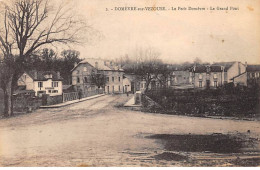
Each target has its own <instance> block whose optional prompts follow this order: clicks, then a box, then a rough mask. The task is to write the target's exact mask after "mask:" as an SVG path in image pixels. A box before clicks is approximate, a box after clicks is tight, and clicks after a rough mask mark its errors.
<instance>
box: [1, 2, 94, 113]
mask: <svg viewBox="0 0 260 170" xmlns="http://www.w3.org/2000/svg"><path fill="white" fill-rule="evenodd" d="M0 3H1V4H0V8H2V9H0V11H2V13H1V18H3V19H1V20H0V50H1V52H2V54H3V56H4V57H3V59H2V64H1V70H4V73H3V76H1V77H5V79H6V85H4V86H2V88H3V89H4V91H6V98H5V100H8V102H5V103H6V104H5V108H8V109H5V115H8V116H11V115H12V114H13V109H12V108H13V107H12V94H13V90H14V87H15V84H16V82H17V79H18V76H19V74H20V73H21V72H23V70H24V66H23V65H24V63H26V62H27V61H28V60H29V58H30V57H31V55H32V54H33V53H34V52H36V51H37V50H39V49H40V48H41V47H42V46H45V45H55V44H57V43H59V44H68V43H81V41H80V40H81V37H80V36H81V33H82V31H85V30H86V29H87V28H89V27H88V26H87V25H86V24H85V22H84V21H82V19H80V17H78V16H77V15H75V14H73V13H72V10H71V9H68V8H66V5H64V4H61V5H60V6H59V7H58V8H57V9H56V10H55V8H51V7H50V4H49V1H48V0H14V1H12V2H8V3H7V2H6V3H3V2H0Z"/></svg>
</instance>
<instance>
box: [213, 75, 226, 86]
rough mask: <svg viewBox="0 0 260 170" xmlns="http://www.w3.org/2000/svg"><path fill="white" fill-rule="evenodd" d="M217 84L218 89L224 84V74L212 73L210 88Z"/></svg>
mask: <svg viewBox="0 0 260 170" xmlns="http://www.w3.org/2000/svg"><path fill="white" fill-rule="evenodd" d="M215 76H216V77H215ZM215 82H216V83H217V87H218V86H221V85H223V84H224V74H223V72H211V73H210V86H211V87H215Z"/></svg>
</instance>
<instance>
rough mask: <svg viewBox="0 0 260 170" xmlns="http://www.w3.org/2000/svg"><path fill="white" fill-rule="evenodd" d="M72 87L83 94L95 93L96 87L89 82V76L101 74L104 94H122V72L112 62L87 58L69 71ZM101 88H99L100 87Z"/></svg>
mask: <svg viewBox="0 0 260 170" xmlns="http://www.w3.org/2000/svg"><path fill="white" fill-rule="evenodd" d="M71 72H72V85H74V86H75V87H76V90H80V89H81V90H82V91H83V92H89V91H95V90H96V89H97V88H98V87H97V85H96V84H93V82H92V81H91V74H92V73H95V74H102V75H103V76H104V78H105V80H104V81H105V86H104V87H102V88H104V89H103V90H104V92H105V93H107V94H109V93H123V73H124V70H123V69H121V67H120V66H118V65H116V64H115V63H113V62H112V61H108V60H102V59H94V58H87V59H85V60H83V61H81V62H80V63H78V64H76V65H75V66H74V68H73V69H72V70H71ZM100 88H101V87H100Z"/></svg>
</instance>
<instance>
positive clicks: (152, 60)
mask: <svg viewBox="0 0 260 170" xmlns="http://www.w3.org/2000/svg"><path fill="white" fill-rule="evenodd" d="M159 56H160V53H159V52H158V51H156V50H155V49H153V48H151V47H150V48H147V49H138V50H137V51H136V55H135V60H136V62H135V65H134V70H135V74H137V75H139V76H140V77H141V78H142V80H144V81H145V91H147V90H148V87H149V85H150V83H151V81H152V80H155V79H156V78H157V75H158V74H159V73H160V72H159V70H160V66H161V65H162V61H161V60H160V59H159Z"/></svg>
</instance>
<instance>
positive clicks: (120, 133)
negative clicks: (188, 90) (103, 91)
mask: <svg viewBox="0 0 260 170" xmlns="http://www.w3.org/2000/svg"><path fill="white" fill-rule="evenodd" d="M130 97H131V96H128V97H127V96H126V95H114V96H111V95H106V96H102V97H99V98H96V99H92V100H87V101H84V102H80V103H77V104H73V105H70V106H66V107H62V108H55V109H40V110H37V111H35V112H34V113H30V114H25V115H20V116H16V117H13V118H8V119H2V120H0V165H1V166H237V165H236V164H235V163H234V161H233V162H232V161H230V160H233V159H235V158H238V157H239V159H240V158H241V159H242V158H243V156H245V157H246V156H249V157H250V158H251V157H254V156H256V157H257V155H259V152H258V151H257V152H256V150H258V149H259V148H257V149H256V150H253V151H252V152H247V153H246V154H245V153H241V152H240V153H218V154H216V153H208V152H200V151H198V150H197V151H196V152H193V151H187V150H186V151H185V149H184V151H181V150H178V151H177V150H176V151H174V150H171V149H169V148H168V150H167V147H166V145H165V141H163V140H158V139H156V138H152V137H151V136H152V135H158V134H169V135H170V134H171V135H172V134H182V135H210V134H213V133H219V134H225V135H226V134H235V135H236V134H240V135H244V136H246V137H250V138H254V139H257V138H259V134H260V133H259V132H260V125H259V122H258V121H239V120H221V119H209V118H198V117H186V116H177V115H163V114H153V113H143V112H139V111H132V110H129V109H128V110H127V109H125V108H122V107H118V106H121V105H122V103H124V102H126V101H127V100H128V99H130ZM248 130H250V133H249V132H248ZM193 137H194V136H192V139H194V138H193ZM186 142H187V141H186ZM169 153H171V154H172V155H170V156H169V157H167V158H164V154H169ZM158 155H159V156H158ZM170 157H172V159H170V160H169V159H168V158H170ZM209 160H210V161H209ZM216 160H218V161H216ZM257 161H258V158H257Z"/></svg>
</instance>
